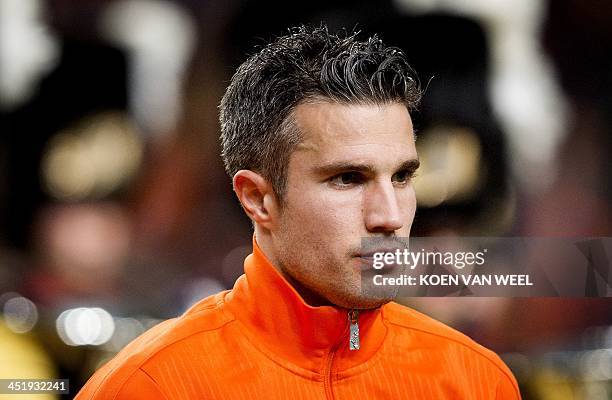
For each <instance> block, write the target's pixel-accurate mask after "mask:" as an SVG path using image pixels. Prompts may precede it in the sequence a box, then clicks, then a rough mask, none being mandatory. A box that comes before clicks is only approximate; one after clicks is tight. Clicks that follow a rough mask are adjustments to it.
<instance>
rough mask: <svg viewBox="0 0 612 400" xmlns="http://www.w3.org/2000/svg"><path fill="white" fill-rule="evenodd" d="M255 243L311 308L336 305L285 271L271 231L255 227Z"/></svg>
mask: <svg viewBox="0 0 612 400" xmlns="http://www.w3.org/2000/svg"><path fill="white" fill-rule="evenodd" d="M255 241H256V242H257V245H258V246H259V248H260V249H261V251H262V252H263V253H264V254H265V256H266V257H267V258H268V260H270V262H271V264H272V266H273V267H274V268H275V269H276V270H277V271H278V272H279V273H280V274H281V275H282V276H283V278H285V279H286V280H287V282H289V284H290V285H291V286H293V288H294V289H295V291H296V292H298V294H299V295H300V296H301V297H302V299H303V300H304V302H305V303H306V304H308V305H309V306H311V307H320V306H334V304H332V303H331V302H330V301H329V300H327V299H325V298H324V297H322V296H320V295H319V294H317V293H315V292H314V291H312V290H310V289H309V288H307V287H306V286H304V285H302V284H301V283H300V282H299V281H297V280H295V279H293V277H292V276H291V275H289V274H288V273H287V272H286V271H285V269H284V268H283V266H282V263H281V262H280V260H279V259H278V257H277V255H276V252H275V251H274V245H273V244H272V235H270V231H269V230H267V229H263V228H261V227H259V226H258V225H255Z"/></svg>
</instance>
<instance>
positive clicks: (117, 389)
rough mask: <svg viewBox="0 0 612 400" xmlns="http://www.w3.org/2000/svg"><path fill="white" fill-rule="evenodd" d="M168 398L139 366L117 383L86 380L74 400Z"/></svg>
mask: <svg viewBox="0 0 612 400" xmlns="http://www.w3.org/2000/svg"><path fill="white" fill-rule="evenodd" d="M102 399H104V400H107V399H113V400H168V398H167V397H166V396H165V395H164V393H163V392H162V390H161V388H160V387H159V386H158V385H157V383H156V382H155V381H154V380H153V379H152V378H151V377H150V376H149V375H147V374H146V373H145V372H144V371H143V370H141V369H140V368H138V369H136V370H135V371H134V372H133V373H132V374H131V375H130V376H129V378H128V379H127V380H125V381H124V382H122V383H120V384H118V382H113V380H112V379H108V378H107V379H104V380H103V381H102V382H99V381H98V382H96V380H95V379H93V380H92V381H90V382H88V383H87V384H86V385H85V386H84V387H83V389H81V391H80V392H79V393H78V394H77V396H76V397H75V400H102Z"/></svg>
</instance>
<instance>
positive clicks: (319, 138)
mask: <svg viewBox="0 0 612 400" xmlns="http://www.w3.org/2000/svg"><path fill="white" fill-rule="evenodd" d="M294 117H295V120H296V123H297V126H298V128H299V129H300V130H301V132H302V134H303V136H304V140H303V142H302V143H301V144H300V145H299V146H298V147H297V149H296V150H295V151H294V152H293V153H292V154H291V157H290V160H289V168H288V183H287V190H286V194H285V198H284V203H283V206H282V209H281V212H280V214H279V221H278V225H277V227H278V228H277V229H274V231H273V232H271V233H272V240H273V246H274V251H275V253H276V254H275V256H274V259H275V260H276V261H277V263H278V264H279V265H278V267H279V268H281V270H282V272H283V273H284V274H285V275H286V276H288V277H289V279H290V280H291V281H292V282H293V283H294V284H295V285H296V288H297V289H298V291H300V292H301V293H302V294H304V293H307V294H308V295H309V296H307V297H310V299H307V300H310V302H311V303H315V304H330V303H331V304H335V305H337V306H340V307H345V308H373V307H377V306H379V305H381V304H384V303H386V302H387V301H389V300H390V299H391V297H392V295H389V296H384V297H383V298H380V297H379V298H368V297H366V296H364V295H362V294H361V290H360V283H361V271H362V269H363V268H364V266H363V264H364V263H363V258H362V255H361V254H360V252H361V238H363V237H377V238H382V237H394V236H398V237H407V236H409V234H410V227H411V225H412V221H413V219H414V213H415V210H416V197H415V193H414V188H413V186H412V182H411V177H412V174H413V172H414V169H415V168H416V164H417V162H416V160H417V153H416V148H415V145H414V135H413V128H412V121H411V119H410V115H409V114H408V111H407V110H406V108H405V107H404V106H403V105H401V104H386V105H346V104H338V103H330V102H317V103H309V104H301V105H299V106H298V107H297V108H296V110H295V112H294Z"/></svg>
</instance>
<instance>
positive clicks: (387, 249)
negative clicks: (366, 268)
mask: <svg viewBox="0 0 612 400" xmlns="http://www.w3.org/2000/svg"><path fill="white" fill-rule="evenodd" d="M398 249H399V247H384V248H378V249H373V250H368V251H362V252H359V253H358V254H357V257H360V258H368V259H369V258H374V254H377V253H378V254H380V253H395V251H396V250H398Z"/></svg>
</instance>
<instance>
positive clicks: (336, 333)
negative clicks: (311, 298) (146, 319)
mask: <svg viewBox="0 0 612 400" xmlns="http://www.w3.org/2000/svg"><path fill="white" fill-rule="evenodd" d="M253 242H254V250H253V254H251V255H250V256H248V257H247V259H246V260H245V275H243V276H241V277H240V278H239V279H238V280H237V281H236V284H235V285H234V288H233V289H232V290H231V291H226V292H222V293H219V294H217V295H214V296H211V297H208V298H206V299H204V300H202V301H201V302H199V303H198V304H196V305H195V306H193V307H192V308H191V309H190V310H188V311H187V312H186V313H185V314H184V315H183V316H181V317H179V318H175V319H171V320H168V321H165V322H163V323H161V324H159V325H157V326H156V327H154V328H152V329H151V330H149V331H148V332H146V333H145V334H143V335H142V336H140V337H139V338H137V339H136V340H134V341H133V342H132V343H130V344H129V345H128V346H126V347H125V349H123V350H122V351H121V352H120V353H119V354H118V355H117V356H116V357H115V358H114V359H113V360H111V361H110V362H109V363H107V364H106V365H105V366H104V367H102V368H101V369H100V370H98V371H97V372H96V373H95V374H94V375H93V377H92V378H91V379H90V380H89V382H88V383H87V384H86V385H85V387H83V389H82V390H81V391H80V393H79V394H78V395H77V397H76V399H78V400H84V399H117V400H119V399H121V400H122V399H126V400H127V399H129V400H139V399H143V400H144V399H146V400H156V399H168V400H170V399H228V400H229V399H290V400H299V399H351V400H359V399H394V400H395V399H436V400H440V399H453V400H456V399H520V394H519V391H518V388H517V384H516V381H515V380H514V377H513V376H512V374H511V372H510V371H509V370H508V368H507V367H506V366H505V365H504V363H503V362H502V361H501V360H500V359H499V358H498V357H497V355H495V354H494V353H492V352H491V351H489V350H487V349H485V348H484V347H482V346H480V345H478V344H476V343H475V342H473V341H472V340H471V339H469V338H468V337H466V336H465V335H463V334H461V333H459V332H457V331H455V330H453V329H451V328H449V327H447V326H445V325H443V324H441V323H439V322H437V321H435V320H433V319H431V318H429V317H427V316H424V315H422V314H420V313H418V312H416V311H414V310H411V309H409V308H406V307H403V306H400V305H398V304H396V303H389V304H387V305H385V306H383V307H381V308H380V309H376V310H372V311H363V312H361V313H360V314H359V315H358V316H357V318H356V319H357V321H356V324H354V325H353V327H355V326H358V328H359V339H360V343H359V347H360V348H359V350H350V349H349V325H350V323H349V318H348V312H347V310H343V309H338V308H334V307H329V306H324V307H311V306H309V305H307V304H306V303H304V301H303V300H302V299H301V297H300V296H299V295H298V293H297V292H296V291H295V290H294V289H293V287H291V286H290V285H289V284H288V283H287V281H286V280H285V279H284V278H283V277H282V275H280V274H279V273H278V272H277V271H276V269H275V268H274V267H273V266H272V265H271V264H270V262H269V261H268V260H267V259H266V257H265V255H264V254H263V253H262V251H261V250H260V249H259V248H258V246H257V244H256V243H255V241H253Z"/></svg>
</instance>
